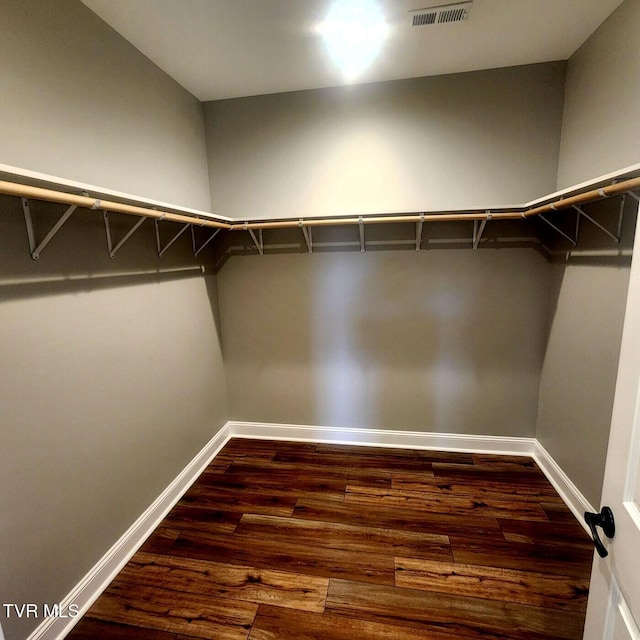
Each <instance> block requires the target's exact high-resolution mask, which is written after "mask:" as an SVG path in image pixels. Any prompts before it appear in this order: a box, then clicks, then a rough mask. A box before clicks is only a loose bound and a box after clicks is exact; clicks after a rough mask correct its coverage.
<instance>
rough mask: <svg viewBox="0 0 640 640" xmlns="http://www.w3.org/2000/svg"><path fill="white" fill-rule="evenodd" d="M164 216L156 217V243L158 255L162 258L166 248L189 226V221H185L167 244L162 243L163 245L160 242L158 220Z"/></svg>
mask: <svg viewBox="0 0 640 640" xmlns="http://www.w3.org/2000/svg"><path fill="white" fill-rule="evenodd" d="M163 217H164V216H162V217H160V218H157V219H156V221H155V222H156V243H157V245H158V257H159V258H162V256H163V255H164V254H165V252H166V250H167V249H168V248H169V247H170V246H171V245H172V244H173V243H174V242H175V241H176V240H177V239H178V238H179V237H180V236H181V235H182V234H183V233H184V232H185V231H186V230H187V229H188V228H189V227H190V226H191V223H190V222H187V223H186V224H185V225H183V226H182V228H181V229H180V231H178V233H176V235H175V236H173V238H171V240H169V242H167V244H165V245H164V247H163V246H162V245H161V244H160V228H159V225H160V220H162V218H163Z"/></svg>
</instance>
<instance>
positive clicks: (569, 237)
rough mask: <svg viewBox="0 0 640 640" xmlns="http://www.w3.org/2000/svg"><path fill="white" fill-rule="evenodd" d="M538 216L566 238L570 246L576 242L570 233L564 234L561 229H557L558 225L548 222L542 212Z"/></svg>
mask: <svg viewBox="0 0 640 640" xmlns="http://www.w3.org/2000/svg"><path fill="white" fill-rule="evenodd" d="M538 218H540V220H542V221H543V222H546V223H547V224H548V225H549V226H550V227H551V228H552V229H553V230H554V231H557V232H558V233H559V234H560V235H561V236H563V237H564V238H566V239H567V240H568V241H569V242H570V243H571V244H572V246H574V247H575V246H576V245H577V244H578V242H577V241H576V240H574V239H573V238H572V237H571V236H570V235H568V234H566V233H565V232H564V231H563V230H562V229H558V227H556V225H555V224H553V222H550V221H549V220H548V219H547V218H545V217H544V216H543V215H542V214H539V215H538ZM579 218H580V216H578V219H579Z"/></svg>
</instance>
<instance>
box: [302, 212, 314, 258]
mask: <svg viewBox="0 0 640 640" xmlns="http://www.w3.org/2000/svg"><path fill="white" fill-rule="evenodd" d="M299 225H300V228H301V229H302V233H303V234H304V240H305V242H306V243H307V250H308V251H309V253H313V236H312V235H311V227H306V226H305V225H304V224H303V222H302V218H300V222H299Z"/></svg>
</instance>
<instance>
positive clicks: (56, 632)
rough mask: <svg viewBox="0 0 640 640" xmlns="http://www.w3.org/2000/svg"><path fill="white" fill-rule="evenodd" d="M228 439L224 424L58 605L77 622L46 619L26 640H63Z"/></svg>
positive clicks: (62, 619)
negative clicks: (76, 612) (73, 612)
mask: <svg viewBox="0 0 640 640" xmlns="http://www.w3.org/2000/svg"><path fill="white" fill-rule="evenodd" d="M229 437H230V436H229V434H228V429H227V425H226V424H225V425H223V427H222V428H221V429H220V430H219V431H218V433H217V434H216V435H215V436H214V437H213V438H211V440H209V442H208V443H207V444H206V445H205V446H204V447H203V448H202V449H201V450H200V452H199V453H197V454H196V456H195V457H194V458H193V460H191V462H190V463H189V464H188V465H187V466H186V467H185V468H184V469H183V470H182V471H181V472H180V474H179V475H178V476H177V477H176V478H175V480H173V482H171V484H170V485H169V486H168V487H167V488H166V489H165V490H164V491H163V492H162V493H161V494H160V495H159V496H158V498H156V500H155V501H154V502H153V504H151V506H149V508H148V509H147V510H146V511H145V512H144V513H143V514H142V515H141V516H140V517H139V518H138V519H137V520H136V521H135V522H134V523H133V524H132V525H131V527H129V529H128V530H127V531H126V532H125V533H124V535H123V536H122V537H121V538H120V539H119V540H118V541H117V542H116V543H115V544H114V545H113V546H112V547H111V549H109V551H107V553H106V554H105V555H104V556H103V557H102V558H101V559H100V560H99V561H98V563H97V564H96V565H95V566H94V567H93V569H91V571H89V573H87V575H86V576H85V577H84V578H83V579H82V580H81V581H80V582H79V583H78V584H77V585H76V586H75V587H74V589H73V590H72V591H71V592H70V593H69V594H68V595H67V596H66V598H65V599H64V600H63V601H62V602H60V609H61V610H62V611H68V609H69V606H70V605H77V606H78V608H79V613H80V615H79V616H78V617H76V618H62V617H59V618H46V619H45V620H44V621H43V622H42V623H41V624H40V625H39V626H38V628H37V629H36V630H35V631H34V632H33V633H32V634H31V635H30V636H29V637H28V640H62V638H64V637H65V636H66V634H68V633H69V632H70V631H71V629H72V628H73V627H74V626H75V624H76V623H77V622H79V620H80V618H81V616H83V615H84V614H85V613H86V612H87V610H88V609H89V607H91V605H92V604H93V603H94V602H95V601H96V600H97V599H98V597H99V596H100V594H101V593H102V592H103V591H104V590H105V589H106V588H107V586H108V585H109V583H110V582H111V581H112V580H113V579H114V578H115V576H116V575H117V574H118V573H119V572H120V571H121V569H122V568H123V567H124V565H125V564H126V563H127V562H128V561H129V560H130V558H131V557H132V556H133V554H134V553H135V552H136V551H137V550H138V549H139V547H140V546H141V545H142V543H143V542H144V541H145V540H146V539H147V537H148V536H149V534H150V533H151V532H152V531H153V530H154V529H155V528H156V527H157V526H158V525H159V524H160V522H161V521H162V520H163V518H164V517H165V516H166V515H167V513H169V511H170V510H171V508H172V507H173V506H174V505H175V504H176V503H177V502H178V500H180V498H181V497H182V496H183V495H184V494H185V493H186V491H187V489H189V487H190V486H191V485H192V484H193V483H194V482H195V481H196V479H197V478H198V476H199V475H200V474H201V473H202V472H203V471H204V469H205V468H206V467H207V465H209V464H210V462H211V461H212V460H213V458H215V456H216V455H217V454H218V452H219V451H220V449H222V447H223V446H224V445H225V444H226V442H227V440H228V439H229Z"/></svg>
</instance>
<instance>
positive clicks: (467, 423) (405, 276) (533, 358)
mask: <svg viewBox="0 0 640 640" xmlns="http://www.w3.org/2000/svg"><path fill="white" fill-rule="evenodd" d="M548 275H549V265H548V263H547V262H546V261H545V260H544V259H543V258H542V257H541V256H540V255H539V254H537V253H535V252H534V251H533V250H527V249H524V250H510V249H504V250H500V251H491V250H483V251H478V252H473V251H470V250H446V251H437V250H433V251H421V252H419V253H416V252H415V251H399V252H368V253H366V254H360V253H337V254H313V255H266V256H255V257H233V258H231V259H230V260H229V262H228V263H227V264H226V265H225V267H224V268H223V270H222V271H221V272H220V273H219V275H218V283H219V293H220V308H221V318H222V335H223V353H224V358H225V369H226V372H227V386H228V402H229V415H230V416H232V418H234V419H237V420H249V421H252V420H255V421H266V422H283V423H300V424H311V425H331V426H338V427H339V426H346V427H371V428H385V429H415V430H418V431H438V432H450V433H475V434H491V435H505V436H528V437H533V436H535V427H536V413H537V401H538V384H539V376H540V368H541V365H542V358H543V355H544V346H545V338H546V319H547V306H546V305H547V302H548V282H549V281H548Z"/></svg>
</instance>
